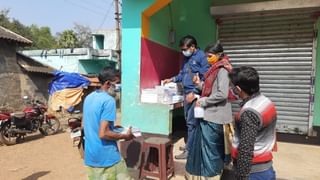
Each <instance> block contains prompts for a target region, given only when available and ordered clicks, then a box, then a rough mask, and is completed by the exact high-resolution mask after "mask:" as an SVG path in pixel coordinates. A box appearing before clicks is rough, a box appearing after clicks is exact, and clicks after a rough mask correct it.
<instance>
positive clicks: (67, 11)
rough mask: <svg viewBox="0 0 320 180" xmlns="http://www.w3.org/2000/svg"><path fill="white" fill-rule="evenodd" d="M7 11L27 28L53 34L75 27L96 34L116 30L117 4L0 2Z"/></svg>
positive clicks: (104, 0) (102, 0)
mask: <svg viewBox="0 0 320 180" xmlns="http://www.w3.org/2000/svg"><path fill="white" fill-rule="evenodd" d="M3 9H9V10H10V12H9V17H10V18H14V19H17V20H19V21H20V22H21V23H22V24H24V25H31V24H36V25H38V26H48V27H50V29H51V32H52V33H53V34H55V33H57V32H62V31H64V30H66V29H72V28H73V26H74V23H77V24H80V25H85V26H89V27H90V28H91V29H92V30H96V29H114V28H115V20H114V3H113V0H0V10H3Z"/></svg>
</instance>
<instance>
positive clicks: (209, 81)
mask: <svg viewBox="0 0 320 180" xmlns="http://www.w3.org/2000/svg"><path fill="white" fill-rule="evenodd" d="M220 68H225V69H226V70H227V71H228V72H230V71H231V69H232V67H231V65H230V63H229V57H228V56H226V55H225V56H224V57H223V59H222V60H220V61H218V62H216V63H215V64H213V65H212V66H211V67H210V69H209V70H208V72H207V73H206V74H205V75H204V77H205V81H204V86H203V89H202V94H201V96H202V97H208V96H210V94H211V93H212V92H211V91H212V85H213V83H214V81H215V80H216V78H217V75H218V72H219V70H220Z"/></svg>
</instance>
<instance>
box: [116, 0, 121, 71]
mask: <svg viewBox="0 0 320 180" xmlns="http://www.w3.org/2000/svg"><path fill="white" fill-rule="evenodd" d="M114 7H115V13H114V14H115V20H116V36H117V37H116V43H117V44H116V52H117V54H118V61H119V62H118V63H119V68H120V69H121V45H120V43H121V32H120V10H119V0H114Z"/></svg>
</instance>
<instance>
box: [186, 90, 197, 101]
mask: <svg viewBox="0 0 320 180" xmlns="http://www.w3.org/2000/svg"><path fill="white" fill-rule="evenodd" d="M195 98H196V97H195V96H194V93H193V92H191V93H189V94H187V95H186V101H187V103H192V101H193V100H194V99H195Z"/></svg>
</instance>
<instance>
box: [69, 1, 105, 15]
mask: <svg viewBox="0 0 320 180" xmlns="http://www.w3.org/2000/svg"><path fill="white" fill-rule="evenodd" d="M64 1H65V2H68V3H70V4H72V5H74V6H77V7H79V8H82V9H85V10H87V11H89V12H91V13H94V14H96V15H104V14H103V13H102V12H98V11H95V10H93V9H90V8H88V7H85V6H82V5H79V4H77V3H75V2H73V1H71V0H64Z"/></svg>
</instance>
